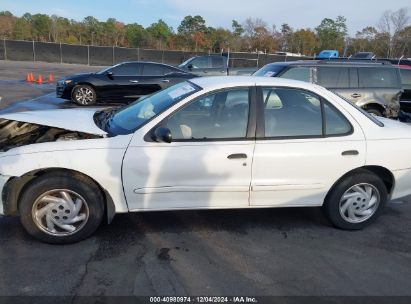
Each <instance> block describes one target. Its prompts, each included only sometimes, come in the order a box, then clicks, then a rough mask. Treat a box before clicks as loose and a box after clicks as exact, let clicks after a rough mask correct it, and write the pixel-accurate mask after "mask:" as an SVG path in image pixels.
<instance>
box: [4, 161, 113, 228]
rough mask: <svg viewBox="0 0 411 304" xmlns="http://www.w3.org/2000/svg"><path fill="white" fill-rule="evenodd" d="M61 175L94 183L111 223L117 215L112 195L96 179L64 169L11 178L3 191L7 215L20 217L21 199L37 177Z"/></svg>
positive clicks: (47, 169) (41, 171)
mask: <svg viewBox="0 0 411 304" xmlns="http://www.w3.org/2000/svg"><path fill="white" fill-rule="evenodd" d="M51 173H61V174H68V175H71V176H76V175H77V176H81V177H82V178H86V179H88V180H89V181H91V182H93V183H94V184H96V185H97V187H98V188H99V189H100V191H101V193H102V195H103V198H104V216H105V219H106V220H107V223H111V221H112V220H113V218H114V215H115V213H116V207H115V204H114V201H113V198H112V197H111V195H110V193H109V192H108V191H107V190H106V189H104V188H103V187H102V186H101V185H100V184H99V183H98V182H97V181H96V180H95V179H93V178H92V177H90V176H88V175H87V174H84V173H82V172H79V171H75V170H71V169H64V168H46V169H37V170H33V171H30V172H27V173H25V174H23V175H22V176H20V177H13V178H11V179H10V180H9V181H8V182H7V183H6V185H5V188H4V190H3V194H2V195H3V203H4V204H5V205H4V209H5V210H4V211H5V214H7V215H19V201H20V197H21V195H22V194H23V192H24V191H25V189H26V188H27V187H28V186H29V185H30V183H31V182H32V181H33V180H34V179H35V178H37V177H40V176H42V175H45V174H51Z"/></svg>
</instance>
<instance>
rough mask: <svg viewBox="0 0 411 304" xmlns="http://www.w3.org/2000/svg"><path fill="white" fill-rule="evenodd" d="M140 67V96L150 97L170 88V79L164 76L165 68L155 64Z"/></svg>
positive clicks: (145, 64)
mask: <svg viewBox="0 0 411 304" xmlns="http://www.w3.org/2000/svg"><path fill="white" fill-rule="evenodd" d="M142 66H143V67H142V71H141V77H140V79H139V86H140V91H141V95H143V96H144V95H150V94H152V93H154V92H157V91H159V90H161V89H164V88H166V87H169V86H170V84H171V79H170V78H167V77H166V76H165V74H167V73H168V71H167V70H166V69H167V67H165V66H164V65H161V64H156V63H144V64H143V65H142Z"/></svg>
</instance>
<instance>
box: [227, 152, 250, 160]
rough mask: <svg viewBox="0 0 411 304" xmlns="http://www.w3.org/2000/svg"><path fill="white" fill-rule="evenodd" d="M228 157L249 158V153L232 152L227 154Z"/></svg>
mask: <svg viewBox="0 0 411 304" xmlns="http://www.w3.org/2000/svg"><path fill="white" fill-rule="evenodd" d="M227 158H228V159H245V158H247V154H244V153H238V154H230V155H228V156H227Z"/></svg>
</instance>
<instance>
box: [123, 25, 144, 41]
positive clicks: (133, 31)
mask: <svg viewBox="0 0 411 304" xmlns="http://www.w3.org/2000/svg"><path fill="white" fill-rule="evenodd" d="M145 37H146V31H145V29H144V27H143V26H142V25H140V24H138V23H132V24H128V25H126V39H127V42H128V45H129V46H131V47H140V46H142V45H143V42H144V40H145Z"/></svg>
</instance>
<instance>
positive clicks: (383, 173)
mask: <svg viewBox="0 0 411 304" xmlns="http://www.w3.org/2000/svg"><path fill="white" fill-rule="evenodd" d="M361 172H363V173H364V172H366V173H372V174H374V175H376V176H378V177H379V178H380V179H381V180H382V181H383V183H384V185H385V187H386V188H387V193H388V195H389V196H391V194H392V191H393V190H394V186H395V178H394V175H393V174H392V172H391V171H390V170H388V169H387V168H385V167H382V166H363V167H359V168H356V169H353V170H351V171H349V172H347V173H345V174H344V175H343V176H341V177H340V178H339V179H338V180H337V181H336V182H335V183H334V184H333V185H332V187H331V188H330V190H329V191H328V193H327V195H326V197H325V199H324V201H326V200H327V197H328V196H329V194H330V193H331V192H332V191H333V190H334V188H335V187H336V186H337V185H338V184H339V183H340V182H341V181H342V180H344V179H345V178H347V177H348V176H351V175H354V174H359V173H361Z"/></svg>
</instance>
